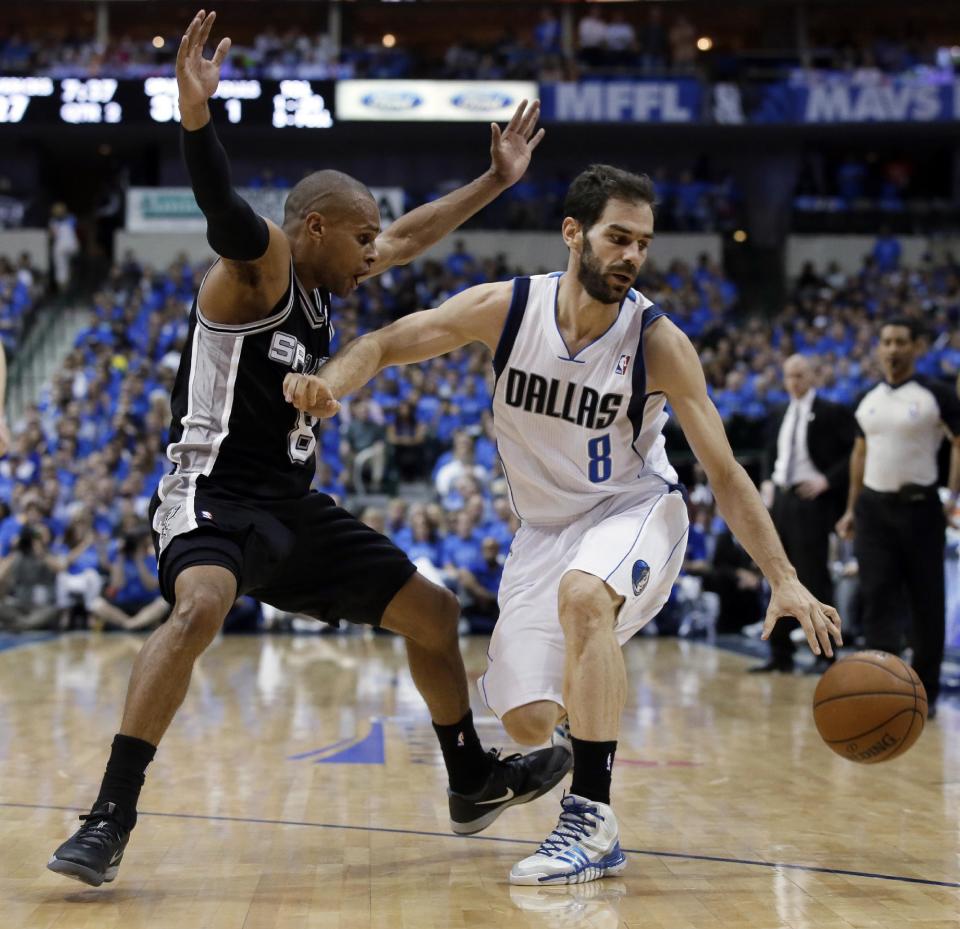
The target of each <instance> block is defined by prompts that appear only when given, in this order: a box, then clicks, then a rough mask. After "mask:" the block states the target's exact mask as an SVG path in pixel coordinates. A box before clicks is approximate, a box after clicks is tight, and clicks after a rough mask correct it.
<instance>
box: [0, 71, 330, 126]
mask: <svg viewBox="0 0 960 929" xmlns="http://www.w3.org/2000/svg"><path fill="white" fill-rule="evenodd" d="M332 103H333V82H332V81H305V80H289V81H261V80H252V79H251V80H248V79H242V80H223V81H221V82H220V86H219V87H218V88H217V92H216V93H215V94H214V96H213V99H212V100H211V101H210V107H211V111H212V112H213V114H214V119H216V120H217V121H218V122H224V123H233V124H234V125H238V126H249V127H263V128H269V127H271V126H272V127H273V128H275V129H329V128H330V127H331V126H333V113H332ZM179 118H180V111H179V108H178V105H177V81H176V78H173V77H148V78H145V79H143V80H116V79H115V78H108V77H96V78H79V77H77V78H74V77H68V78H50V77H22V76H19V77H4V76H2V75H0V128H2V126H3V125H22V126H25V127H29V126H82V125H100V124H114V125H131V124H134V125H144V124H147V125H149V124H150V123H157V124H163V123H169V122H174V121H176V120H179Z"/></svg>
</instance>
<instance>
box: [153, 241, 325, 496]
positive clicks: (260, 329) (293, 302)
mask: <svg viewBox="0 0 960 929" xmlns="http://www.w3.org/2000/svg"><path fill="white" fill-rule="evenodd" d="M208 273H209V272H208ZM202 287H203V285H202V284H201V289H202ZM332 336H333V327H332V326H331V324H330V298H329V294H326V293H321V292H320V291H318V290H314V291H313V293H308V292H307V290H306V289H305V288H304V286H303V285H302V284H301V283H300V281H299V279H298V278H297V276H296V273H295V272H294V270H293V261H292V260H291V262H290V286H289V289H288V291H287V293H286V294H285V297H284V299H283V300H281V301H280V303H279V304H278V306H277V307H276V308H275V310H274V312H273V313H272V314H271V315H270V316H268V317H266V318H265V319H261V320H257V321H256V322H253V323H249V324H246V325H240V326H233V325H223V324H220V323H214V322H211V321H210V320H208V319H206V318H205V317H204V315H203V311H202V309H201V307H200V302H199V292H198V295H197V297H196V298H195V299H194V301H193V307H192V308H191V310H190V330H189V339H188V342H187V344H186V346H185V347H184V350H183V355H182V357H181V359H180V368H179V370H178V371H177V379H176V383H175V384H174V387H173V393H172V395H171V409H172V413H173V421H172V424H171V427H170V444H169V445H168V446H167V457H168V458H169V459H170V461H171V462H172V463H173V470H172V471H171V472H170V473H169V474H167V475H166V476H165V477H164V478H163V479H162V480H161V482H160V488H159V497H160V499H161V500H162V501H163V502H164V505H165V509H166V508H168V505H170V504H174V503H175V502H180V503H183V504H185V506H184V510H185V511H187V512H192V511H193V510H194V503H195V499H194V498H195V495H196V493H197V490H198V489H199V490H201V491H202V490H203V489H205V488H207V489H210V490H212V491H214V492H215V491H216V490H218V489H220V490H225V491H227V492H229V493H232V494H236V495H240V496H242V497H245V498H248V499H253V500H281V499H291V498H295V497H301V496H304V495H305V494H307V493H308V491H309V489H310V482H311V481H312V479H313V476H314V473H315V470H316V468H315V449H316V446H317V433H318V430H319V428H320V424H319V422H318V421H316V420H315V419H314V418H313V417H312V416H309V415H308V414H306V413H301V412H300V411H299V410H297V409H296V408H294V407H293V406H291V405H290V404H289V403H287V402H286V400H284V398H283V379H284V377H285V376H286V375H287V374H288V373H289V372H290V371H296V372H299V373H304V374H313V373H315V372H316V371H317V370H318V369H319V368H320V366H321V365H322V364H323V363H324V362H325V361H326V360H327V358H328V357H329V354H330V340H331V338H332ZM174 498H176V499H174Z"/></svg>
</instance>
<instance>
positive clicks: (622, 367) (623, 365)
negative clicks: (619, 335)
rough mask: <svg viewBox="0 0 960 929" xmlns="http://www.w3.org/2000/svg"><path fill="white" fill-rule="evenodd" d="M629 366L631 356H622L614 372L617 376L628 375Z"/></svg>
mask: <svg viewBox="0 0 960 929" xmlns="http://www.w3.org/2000/svg"><path fill="white" fill-rule="evenodd" d="M628 364H630V356H629V355H621V356H620V360H619V361H618V362H617V366H616V367H615V368H614V369H613V370H614V372H615V373H616V374H626V373H627V365H628Z"/></svg>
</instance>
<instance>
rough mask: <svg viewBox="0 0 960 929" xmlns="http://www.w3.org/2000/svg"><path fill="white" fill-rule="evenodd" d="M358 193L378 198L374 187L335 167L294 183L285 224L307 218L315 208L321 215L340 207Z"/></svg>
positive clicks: (284, 210) (287, 203)
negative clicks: (323, 212) (372, 188)
mask: <svg viewBox="0 0 960 929" xmlns="http://www.w3.org/2000/svg"><path fill="white" fill-rule="evenodd" d="M357 194H361V195H363V196H367V197H369V198H370V199H371V200H373V199H374V197H373V194H372V193H370V188H369V187H367V185H366V184H364V183H363V181H358V180H357V179H356V178H355V177H351V176H350V175H349V174H344V173H343V172H342V171H334V170H333V169H332V168H328V169H325V170H323V171H314V172H313V173H312V174H308V175H307V176H306V177H305V178H303V179H302V180H300V181H298V182H297V183H296V184H294V186H293V189H292V190H291V191H290V193H289V194H287V199H286V201H285V203H284V205H283V224H284V225H287V224H288V223H292V222H296V221H298V220H301V219H306V217H307V213H308V212H309V211H310V210H311V209H316V210H317V211H318V212H321V211H324V210H329V209H331V207H332V208H334V209H337V208H339V207H340V206H341V205H342V204H343V203H344V202H347V201H349V200H350V199H351V198H352V197H355V196H356V195H357Z"/></svg>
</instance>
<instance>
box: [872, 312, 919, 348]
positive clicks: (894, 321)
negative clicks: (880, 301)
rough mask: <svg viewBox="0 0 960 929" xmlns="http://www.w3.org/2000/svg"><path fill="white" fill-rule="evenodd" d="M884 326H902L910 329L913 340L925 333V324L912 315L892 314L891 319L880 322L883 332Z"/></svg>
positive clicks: (911, 339)
mask: <svg viewBox="0 0 960 929" xmlns="http://www.w3.org/2000/svg"><path fill="white" fill-rule="evenodd" d="M884 326H901V327H902V328H904V329H907V330H909V332H910V341H911V342H916V341H917V339H919V338H920V336H922V335H923V326H922V325H921V323H920V321H919V320H918V319H914V318H913V317H912V316H891V317H890V319H885V320H884V321H883V322H882V323H880V331H881V332H882V331H883V328H884Z"/></svg>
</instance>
